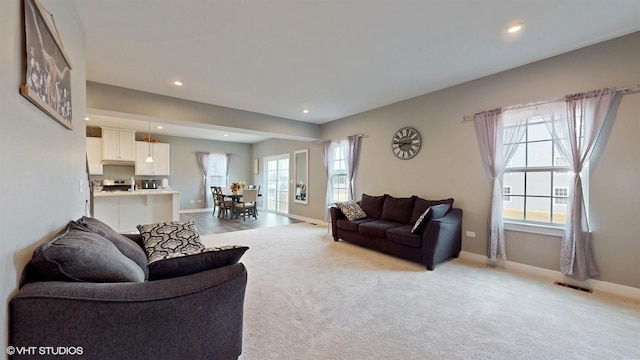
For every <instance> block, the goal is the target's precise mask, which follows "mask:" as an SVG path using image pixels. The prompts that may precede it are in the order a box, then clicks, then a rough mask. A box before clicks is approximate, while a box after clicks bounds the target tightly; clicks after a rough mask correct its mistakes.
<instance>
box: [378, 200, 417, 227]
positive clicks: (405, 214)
mask: <svg viewBox="0 0 640 360" xmlns="http://www.w3.org/2000/svg"><path fill="white" fill-rule="evenodd" d="M414 200H415V197H410V198H396V197H393V196H391V195H387V196H386V197H385V199H384V205H383V207H382V215H381V216H380V220H387V221H393V222H398V223H401V224H408V223H409V220H411V214H412V212H413V202H414Z"/></svg>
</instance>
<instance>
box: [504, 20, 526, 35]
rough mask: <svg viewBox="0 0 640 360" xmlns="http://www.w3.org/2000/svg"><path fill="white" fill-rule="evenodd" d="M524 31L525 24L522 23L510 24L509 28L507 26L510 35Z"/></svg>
mask: <svg viewBox="0 0 640 360" xmlns="http://www.w3.org/2000/svg"><path fill="white" fill-rule="evenodd" d="M522 29H524V23H523V22H522V21H518V22H514V23H512V24H509V26H507V32H508V33H509V34H514V33H517V32H520V31H522Z"/></svg>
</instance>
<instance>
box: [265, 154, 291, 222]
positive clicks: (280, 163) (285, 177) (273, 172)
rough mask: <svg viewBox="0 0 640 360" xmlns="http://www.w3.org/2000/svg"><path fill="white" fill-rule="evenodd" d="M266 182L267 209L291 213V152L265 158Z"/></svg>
mask: <svg viewBox="0 0 640 360" xmlns="http://www.w3.org/2000/svg"><path fill="white" fill-rule="evenodd" d="M263 162H264V164H265V172H264V174H265V175H264V176H265V179H264V183H265V184H266V185H267V191H266V197H265V202H266V210H268V211H273V212H276V213H282V214H288V213H289V154H281V155H275V156H268V157H265V158H264V161H263Z"/></svg>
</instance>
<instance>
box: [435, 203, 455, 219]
mask: <svg viewBox="0 0 640 360" xmlns="http://www.w3.org/2000/svg"><path fill="white" fill-rule="evenodd" d="M449 210H451V204H440V205H433V206H431V218H432V219H440V218H441V217H443V216H445V215H447V213H448V212H449Z"/></svg>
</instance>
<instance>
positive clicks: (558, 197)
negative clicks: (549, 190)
mask: <svg viewBox="0 0 640 360" xmlns="http://www.w3.org/2000/svg"><path fill="white" fill-rule="evenodd" d="M553 196H554V199H553V201H554V203H555V204H556V205H567V201H568V197H569V188H566V187H556V188H553Z"/></svg>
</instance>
